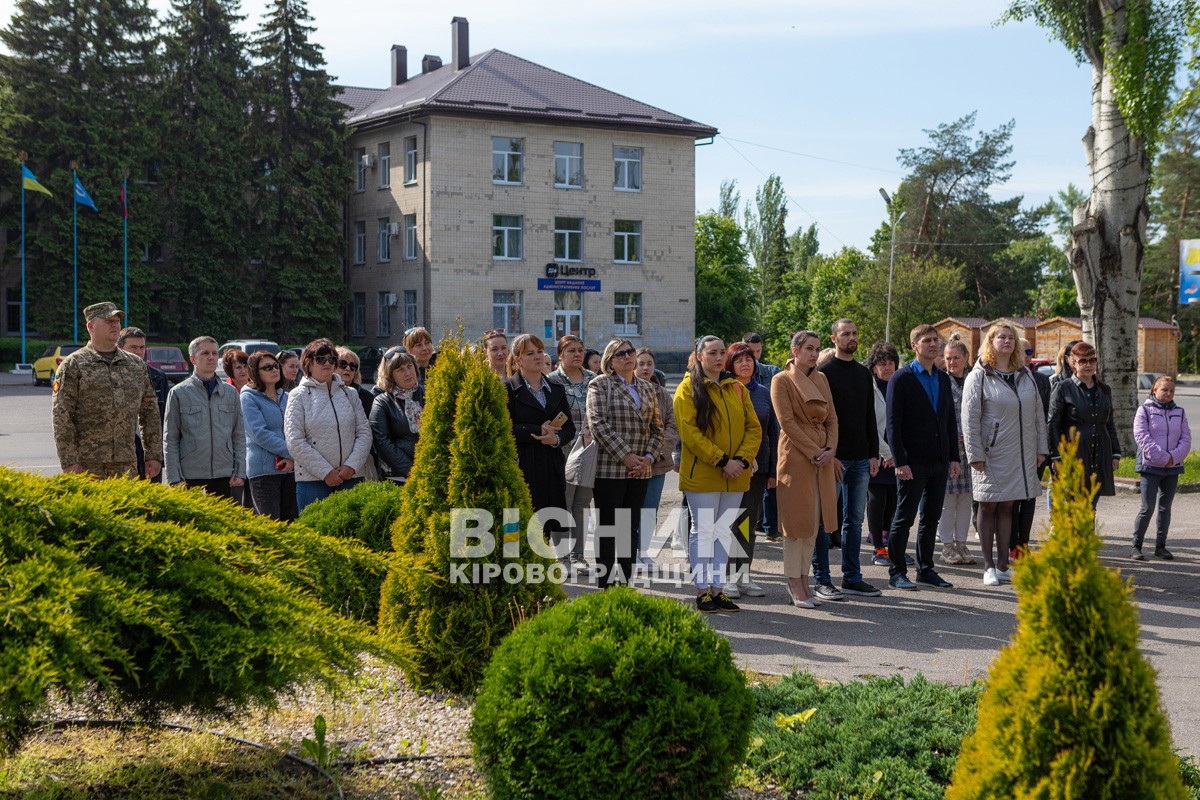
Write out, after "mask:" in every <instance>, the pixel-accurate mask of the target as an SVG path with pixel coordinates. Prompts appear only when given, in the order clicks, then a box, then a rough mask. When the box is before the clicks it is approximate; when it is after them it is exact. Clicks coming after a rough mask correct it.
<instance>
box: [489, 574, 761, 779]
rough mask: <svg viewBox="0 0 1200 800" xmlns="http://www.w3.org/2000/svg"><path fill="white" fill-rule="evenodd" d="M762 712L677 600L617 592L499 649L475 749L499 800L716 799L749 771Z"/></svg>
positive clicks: (525, 627) (540, 624) (711, 637)
mask: <svg viewBox="0 0 1200 800" xmlns="http://www.w3.org/2000/svg"><path fill="white" fill-rule="evenodd" d="M753 714H754V697H753V695H751V693H750V691H749V690H748V689H747V688H746V684H745V679H744V678H743V676H742V673H741V672H740V671H739V670H738V669H737V667H736V666H734V663H733V657H732V653H731V651H730V647H729V642H728V641H727V640H726V639H725V638H724V637H723V636H721V635H720V634H718V633H716V632H715V631H713V629H712V628H710V627H709V626H708V625H707V624H706V623H705V622H704V621H703V620H702V619H701V618H700V616H699V615H698V614H697V613H696V612H695V611H692V610H691V609H688V608H685V607H684V606H682V605H680V604H679V603H678V602H676V601H674V600H669V599H667V598H662V597H648V596H643V595H639V594H638V593H637V592H636V591H634V590H633V589H630V588H628V587H619V588H613V589H609V590H606V591H603V592H595V593H592V594H589V595H585V596H584V597H581V598H579V599H576V600H572V601H571V602H569V603H563V604H559V605H558V606H555V607H554V608H551V609H549V610H547V611H543V612H542V613H541V614H539V615H538V616H536V617H534V618H533V619H532V620H529V621H528V622H525V623H524V624H522V625H520V626H519V627H518V628H517V629H516V630H515V631H513V632H512V634H511V635H509V636H508V638H506V639H505V640H504V642H503V643H502V644H501V645H500V647H499V649H497V651H496V654H495V657H494V658H493V659H492V662H491V664H490V666H489V667H488V669H487V674H486V676H485V678H484V681H483V686H482V688H481V689H480V691H479V696H478V697H477V698H476V701H475V711H474V722H473V724H472V726H471V741H472V742H473V743H474V746H475V764H476V766H477V767H478V768H479V769H480V770H481V771H483V773H484V774H485V775H486V776H487V779H488V784H489V786H490V788H491V796H492V797H493V798H495V799H496V800H510V798H511V799H512V800H516V798H529V797H536V798H540V799H541V800H553V799H554V798H563V799H564V800H578V798H583V797H611V798H622V799H623V800H638V799H640V798H646V800H651V798H663V797H670V798H678V800H686V799H687V798H695V800H711V798H717V797H723V796H724V794H725V791H726V790H727V789H728V787H729V784H730V782H731V780H732V778H733V775H734V771H735V770H736V769H737V767H738V765H739V764H741V763H742V758H743V757H744V756H745V754H746V746H747V743H748V740H749V729H750V721H751V717H752V715H753Z"/></svg>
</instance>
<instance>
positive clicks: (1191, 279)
mask: <svg viewBox="0 0 1200 800" xmlns="http://www.w3.org/2000/svg"><path fill="white" fill-rule="evenodd" d="M1179 303H1180V305H1184V304H1187V303H1200V239H1180V240H1179Z"/></svg>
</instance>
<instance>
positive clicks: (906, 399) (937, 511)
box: [887, 325, 961, 589]
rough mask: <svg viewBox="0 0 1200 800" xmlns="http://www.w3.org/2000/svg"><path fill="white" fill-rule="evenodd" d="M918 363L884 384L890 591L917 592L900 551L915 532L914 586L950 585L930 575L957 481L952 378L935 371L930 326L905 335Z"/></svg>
mask: <svg viewBox="0 0 1200 800" xmlns="http://www.w3.org/2000/svg"><path fill="white" fill-rule="evenodd" d="M909 342H910V344H911V345H912V348H913V351H914V352H915V353H916V355H917V358H916V360H915V361H913V362H912V363H910V364H906V365H905V366H903V367H901V368H900V369H898V370H896V374H895V375H893V376H892V379H891V380H890V381H888V390H887V437H888V438H887V440H888V444H889V445H891V448H892V456H893V458H895V460H896V483H897V490H896V516H895V517H893V518H892V529H891V531H890V533H889V534H888V558H889V559H891V562H892V563H891V566H890V567H888V573H889V574H890V575H891V584H892V588H893V589H916V588H917V586H916V584H915V583H913V582H912V581H910V580H909V579H908V575H907V574H906V573H907V571H908V568H907V566H906V564H905V561H904V551H905V549H906V548H907V547H908V533H909V531H910V530H911V529H912V525H913V521H914V520H915V519H916V517H917V511H918V509H919V510H920V513H921V521H920V523H919V524H918V526H917V583H925V584H929V585H930V586H936V587H938V588H941V589H949V588H950V587H951V584H950V582H949V581H946V580H944V579H943V578H942V577H941V576H940V575H938V574H937V573H936V572H934V570H933V547H934V539H935V536H936V534H937V527H938V520H940V519H941V516H942V501H943V500H944V499H945V497H946V481H947V480H948V479H950V480H953V479H954V478H957V477H958V471H959V469H960V466H961V465H960V464H959V463H958V420H957V419H956V418H955V415H954V398H953V397H951V395H950V376H948V375H947V374H946V373H945V372H942V371H941V370H939V369H938V368H937V367H935V366H934V365H933V360H934V359H935V358H937V354H938V351H939V350H941V337H939V336H938V332H937V329H935V328H934V327H933V326H932V325H918V326H917V327H915V328H913V329H912V333H911V334H909Z"/></svg>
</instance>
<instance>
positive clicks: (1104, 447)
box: [1050, 342, 1121, 507]
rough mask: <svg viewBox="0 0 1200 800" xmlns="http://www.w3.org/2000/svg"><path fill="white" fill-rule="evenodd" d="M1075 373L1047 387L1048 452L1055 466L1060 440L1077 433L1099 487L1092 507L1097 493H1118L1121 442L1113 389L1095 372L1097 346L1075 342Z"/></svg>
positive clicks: (1072, 362) (1084, 459)
mask: <svg viewBox="0 0 1200 800" xmlns="http://www.w3.org/2000/svg"><path fill="white" fill-rule="evenodd" d="M1068 357H1069V364H1070V368H1071V371H1072V372H1073V373H1074V374H1072V375H1071V376H1069V377H1065V378H1063V379H1062V380H1060V381H1058V383H1056V384H1054V388H1053V389H1051V390H1050V452H1051V454H1052V456H1051V457H1052V458H1053V459H1054V461H1053V462H1051V464H1050V470H1051V471H1052V472H1053V471H1054V469H1055V462H1057V461H1058V460H1059V454H1058V447H1059V441H1060V440H1061V439H1062V437H1063V436H1066V437H1067V438H1070V437H1071V436H1072V435H1073V434H1075V433H1078V434H1079V460H1080V461H1081V462H1083V468H1084V470H1086V471H1087V473H1088V475H1090V476H1091V478H1092V480H1094V481H1095V482H1096V484H1097V485H1098V486H1099V487H1100V491H1099V492H1098V493H1097V494H1096V496H1095V497H1094V498H1092V506H1093V507H1095V505H1096V503H1098V502H1099V500H1100V497H1101V496H1104V497H1112V496H1113V495H1115V494H1116V493H1117V491H1116V487H1115V486H1114V484H1113V472H1114V471H1115V470H1116V468H1117V467H1118V466H1119V465H1120V463H1121V445H1120V442H1119V441H1118V439H1117V426H1116V424H1115V423H1114V421H1113V404H1112V390H1111V389H1109V388H1108V385H1107V384H1106V383H1104V381H1102V380H1100V376H1099V375H1097V374H1096V368H1097V363H1096V348H1095V347H1092V346H1091V345H1090V344H1088V343H1087V342H1076V343H1075V344H1074V345H1072V347H1071V349H1070V351H1069V353H1068Z"/></svg>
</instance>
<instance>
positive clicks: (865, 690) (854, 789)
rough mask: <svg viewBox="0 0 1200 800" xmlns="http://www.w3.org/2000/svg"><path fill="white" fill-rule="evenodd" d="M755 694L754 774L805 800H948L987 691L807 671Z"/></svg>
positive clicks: (923, 681) (750, 765) (918, 680)
mask: <svg viewBox="0 0 1200 800" xmlns="http://www.w3.org/2000/svg"><path fill="white" fill-rule="evenodd" d="M754 694H755V697H756V700H757V707H758V711H757V714H756V716H755V718H754V727H753V731H752V735H753V745H752V749H751V752H750V754H749V756H747V758H746V768H747V769H748V770H749V771H750V772H751V773H753V774H754V775H756V776H758V777H760V778H762V779H764V780H768V781H771V782H774V783H777V784H779V785H780V786H781V787H783V788H785V789H789V790H799V791H803V792H804V793H805V794H804V796H805V797H813V798H855V797H863V798H866V797H870V798H872V800H888V798H895V799H896V800H901V799H903V800H924V799H926V798H927V799H928V800H940V799H941V797H942V795H943V794H944V792H945V789H946V784H947V783H949V781H950V775H951V773H952V772H953V771H954V763H955V759H956V758H957V755H958V748H959V742H960V741H961V739H962V737H963V734H965V733H966V732H967V731H969V730H971V728H972V727H973V726H974V724H975V703H976V698H977V697H978V696H979V687H978V686H977V685H975V684H972V685H970V686H947V685H945V684H941V683H936V682H933V681H928V680H926V679H925V678H924V676H921V675H918V676H916V677H915V678H913V679H912V680H911V681H910V682H909V683H908V684H907V685H905V683H904V679H903V678H902V677H900V676H899V675H894V676H891V677H887V678H875V679H873V680H870V681H851V682H849V683H834V684H829V685H824V686H823V685H821V684H819V683H818V682H817V680H816V678H814V677H813V676H812V675H810V674H809V673H806V672H798V673H795V674H793V675H789V676H788V677H786V678H784V679H783V680H781V681H779V682H778V683H776V684H773V685H771V686H757V687H755V688H754Z"/></svg>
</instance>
